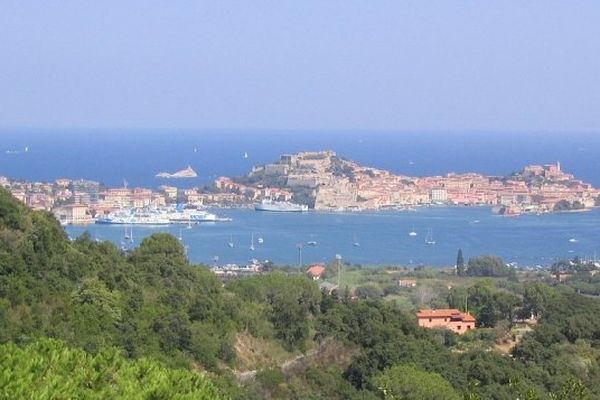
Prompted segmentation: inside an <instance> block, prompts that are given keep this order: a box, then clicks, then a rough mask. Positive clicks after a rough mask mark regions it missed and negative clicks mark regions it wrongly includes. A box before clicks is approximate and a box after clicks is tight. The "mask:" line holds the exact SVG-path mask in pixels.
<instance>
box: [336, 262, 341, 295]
mask: <svg viewBox="0 0 600 400" xmlns="http://www.w3.org/2000/svg"><path fill="white" fill-rule="evenodd" d="M335 259H336V261H337V267H338V276H337V278H338V279H337V281H338V284H337V286H338V293H340V291H341V290H342V287H341V286H340V285H341V282H342V280H341V278H342V256H341V255H340V254H336V255H335Z"/></svg>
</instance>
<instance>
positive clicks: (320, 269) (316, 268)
mask: <svg viewBox="0 0 600 400" xmlns="http://www.w3.org/2000/svg"><path fill="white" fill-rule="evenodd" d="M306 273H307V274H308V276H309V277H310V278H311V279H312V280H314V281H317V280H319V279H321V278H322V277H323V276H324V275H325V266H324V265H323V264H313V265H311V266H310V267H308V269H307V270H306Z"/></svg>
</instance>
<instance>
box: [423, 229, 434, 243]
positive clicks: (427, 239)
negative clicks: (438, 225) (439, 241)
mask: <svg viewBox="0 0 600 400" xmlns="http://www.w3.org/2000/svg"><path fill="white" fill-rule="evenodd" d="M425 244H431V245H433V244H435V240H433V232H432V231H431V229H429V230H428V231H427V236H426V237H425Z"/></svg>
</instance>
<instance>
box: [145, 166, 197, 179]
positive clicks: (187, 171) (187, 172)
mask: <svg viewBox="0 0 600 400" xmlns="http://www.w3.org/2000/svg"><path fill="white" fill-rule="evenodd" d="M197 176H198V174H197V173H196V171H194V169H193V168H192V166H191V165H188V166H187V168H184V169H182V170H180V171H177V172H173V173H169V172H159V173H158V174H156V175H155V177H157V178H165V179H181V178H195V177H197Z"/></svg>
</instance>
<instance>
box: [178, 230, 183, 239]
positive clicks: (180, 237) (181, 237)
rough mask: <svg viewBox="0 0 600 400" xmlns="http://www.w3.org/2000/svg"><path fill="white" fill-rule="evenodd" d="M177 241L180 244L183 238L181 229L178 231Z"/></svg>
mask: <svg viewBox="0 0 600 400" xmlns="http://www.w3.org/2000/svg"><path fill="white" fill-rule="evenodd" d="M178 239H179V241H180V242H181V241H182V240H183V236H182V234H181V229H179V237H178Z"/></svg>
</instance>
